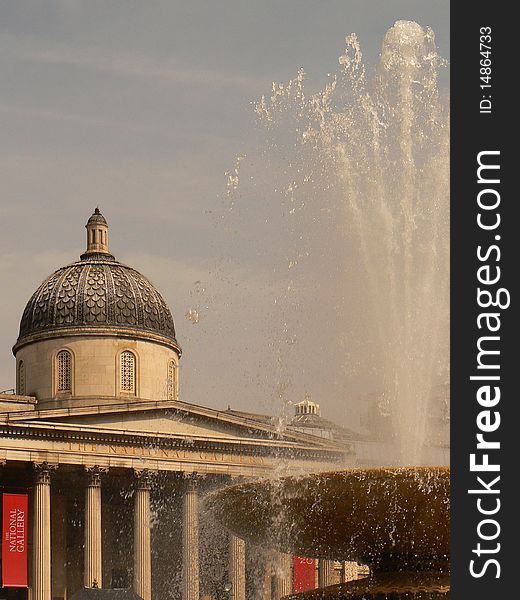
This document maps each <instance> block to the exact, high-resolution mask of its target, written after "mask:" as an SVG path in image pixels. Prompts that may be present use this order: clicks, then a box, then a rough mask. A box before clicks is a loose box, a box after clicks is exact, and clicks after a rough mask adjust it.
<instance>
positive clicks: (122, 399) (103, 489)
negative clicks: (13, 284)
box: [0, 209, 349, 600]
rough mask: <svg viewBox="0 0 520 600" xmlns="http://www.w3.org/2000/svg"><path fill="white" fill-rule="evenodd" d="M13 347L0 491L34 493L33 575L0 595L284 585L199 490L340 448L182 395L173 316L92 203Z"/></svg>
mask: <svg viewBox="0 0 520 600" xmlns="http://www.w3.org/2000/svg"><path fill="white" fill-rule="evenodd" d="M94 267H95V268H94ZM94 275H96V277H94ZM89 278H90V279H89ZM118 281H119V283H118ZM121 282H123V283H121ZM122 287H124V290H123V289H122ZM14 353H15V356H16V370H17V386H18V389H17V394H16V395H15V394H0V491H1V492H18V493H23V492H25V493H28V494H29V499H30V505H31V510H32V513H31V514H32V518H31V521H30V531H29V567H30V578H29V589H28V590H18V591H17V590H12V589H10V590H8V591H7V592H5V591H2V592H0V598H1V597H2V594H3V597H8V598H9V599H10V600H21V599H26V598H28V599H30V600H66V599H68V598H70V597H71V596H72V595H73V594H74V593H75V592H76V591H77V590H79V589H81V587H83V586H86V587H106V588H113V587H133V588H134V590H135V591H136V592H137V593H138V594H139V595H140V596H141V597H142V598H143V600H167V599H168V598H171V599H172V600H173V599H175V600H177V599H181V598H182V600H198V599H199V598H200V597H210V598H215V600H217V599H219V598H224V597H227V596H225V594H231V596H229V597H232V598H233V600H245V597H246V596H247V597H248V598H251V599H253V598H258V599H260V598H262V599H269V600H270V599H271V598H273V600H276V599H277V598H278V597H279V596H281V595H283V594H285V593H287V592H288V591H290V588H291V584H290V559H289V558H288V557H286V556H284V557H281V558H280V561H278V563H276V565H275V567H276V568H273V565H274V564H275V563H273V561H272V560H271V559H270V558H269V559H268V558H265V557H266V556H267V555H266V549H262V548H252V547H246V545H245V544H244V542H243V541H242V540H239V539H236V538H231V539H230V537H229V535H228V533H227V532H226V531H223V530H222V529H221V528H219V527H218V526H217V525H216V524H215V523H212V522H211V520H210V517H209V516H208V515H206V514H205V512H204V509H203V506H204V495H205V494H206V493H208V492H210V491H212V490H214V489H216V488H218V487H220V486H225V485H229V484H230V483H233V482H234V481H237V480H243V479H244V478H255V477H267V476H269V475H270V474H271V473H272V472H273V471H274V470H275V469H276V471H277V472H280V469H281V468H282V467H285V470H286V472H287V473H302V472H308V471H320V470H329V469H330V468H333V467H334V468H335V467H336V466H337V465H338V464H344V463H345V461H346V460H347V459H348V457H349V448H348V447H346V446H345V444H338V443H335V442H334V441H333V440H329V439H324V438H322V437H319V436H316V435H309V434H308V433H305V432H304V431H301V429H300V430H299V429H298V428H296V427H291V426H288V427H287V428H286V429H285V430H284V431H279V429H278V427H277V423H276V422H275V421H274V420H273V419H268V418H265V419H263V420H262V419H258V418H251V417H248V416H247V415H244V414H239V413H234V412H233V411H217V410H215V409H210V408H207V407H203V406H197V405H194V404H191V403H189V402H185V401H181V400H180V398H179V359H180V356H181V350H180V346H179V345H178V343H177V341H176V339H175V330H174V326H173V320H172V319H171V313H170V311H169V309H168V307H167V305H166V303H165V302H164V300H163V299H162V296H160V294H159V292H157V290H155V288H153V286H152V284H151V283H150V282H149V281H148V280H147V279H146V278H144V277H143V276H141V275H140V274H139V273H137V272H136V271H134V270H131V269H130V268H129V267H124V266H122V265H121V264H120V263H117V261H115V259H114V257H113V256H112V255H111V254H110V252H109V249H108V225H107V223H106V220H105V219H104V217H103V216H102V215H101V213H100V212H99V210H97V209H96V211H95V212H94V214H93V215H92V217H91V218H90V219H89V221H88V223H87V250H86V251H85V253H84V254H83V255H82V257H81V261H79V262H78V263H74V264H73V265H72V266H69V267H66V268H62V269H58V271H56V273H55V274H53V275H52V276H51V277H50V278H48V279H47V280H46V282H44V284H42V286H40V287H39V288H38V290H37V292H36V293H35V294H34V295H33V297H32V298H31V300H30V301H29V303H28V305H27V307H26V310H25V311H24V315H23V317H22V325H21V328H20V336H19V338H18V341H17V343H16V344H15V346H14ZM275 562H276V561H275ZM268 572H269V573H270V575H269V577H271V578H273V577H274V579H270V580H269V584H266V579H265V577H266V573H268ZM277 578H278V579H277ZM6 594H7V596H6Z"/></svg>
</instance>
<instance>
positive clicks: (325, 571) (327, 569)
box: [318, 558, 335, 588]
mask: <svg viewBox="0 0 520 600" xmlns="http://www.w3.org/2000/svg"><path fill="white" fill-rule="evenodd" d="M334 583H335V581H334V561H333V560H328V559H325V558H320V560H319V561H318V587H320V588H322V587H327V586H329V585H334Z"/></svg>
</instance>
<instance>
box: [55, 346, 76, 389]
mask: <svg viewBox="0 0 520 600" xmlns="http://www.w3.org/2000/svg"><path fill="white" fill-rule="evenodd" d="M56 383H57V385H56V391H57V392H72V354H71V353H70V352H69V351H68V350H60V351H59V352H58V354H57V355H56Z"/></svg>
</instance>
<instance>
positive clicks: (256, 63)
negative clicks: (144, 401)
mask: <svg viewBox="0 0 520 600" xmlns="http://www.w3.org/2000/svg"><path fill="white" fill-rule="evenodd" d="M400 19H407V20H408V19H409V20H415V21H417V22H418V23H420V24H421V25H423V26H430V27H431V28H432V29H433V30H434V32H435V34H436V42H437V45H438V47H439V51H440V54H441V55H442V56H444V57H446V58H449V3H448V2H447V0H428V1H422V0H414V1H406V0H388V1H385V2H382V1H375V0H372V1H370V0H359V1H358V0H343V1H339V0H336V1H334V0H327V1H318V0H312V1H311V0H284V1H280V0H279V1H269V0H262V1H261V2H260V1H255V2H253V1H250V0H247V1H238V0H236V1H235V0H221V1H218V2H217V1H210V0H207V1H201V0H190V2H185V1H176V0H167V1H160V0H149V1H147V2H142V1H137V0H125V1H123V0H110V1H106V0H103V1H98V0H31V1H30V0H13V1H9V0H7V1H5V2H2V3H1V4H0V81H1V82H2V85H1V87H0V90H1V91H0V170H1V174H2V195H1V200H0V218H1V223H2V235H1V236H0V275H1V282H2V285H1V289H2V294H1V297H2V310H1V311H0V390H3V389H8V388H11V387H13V386H14V382H15V376H14V358H13V356H12V353H11V347H12V345H13V344H14V342H15V341H16V337H17V334H18V326H19V320H20V317H21V314H22V311H23V308H24V306H25V303H26V302H27V300H28V299H29V297H30V296H31V294H32V292H33V291H34V290H35V289H36V287H37V286H38V285H39V283H40V282H41V281H42V280H43V279H44V278H45V277H47V276H48V275H49V274H50V273H51V272H52V271H54V270H55V269H57V268H58V267H60V266H62V265H64V264H67V263H70V262H73V261H74V260H76V259H77V257H78V256H79V254H80V253H81V252H82V251H83V250H84V246H85V230H84V225H85V223H86V220H87V219H88V217H89V216H90V214H91V213H92V211H93V209H94V208H95V207H96V206H99V207H100V208H101V210H102V212H103V214H104V215H105V216H106V218H107V220H108V222H109V225H110V247H111V250H112V252H113V253H114V254H115V255H116V258H118V259H120V260H121V261H122V262H124V263H126V264H129V265H131V266H133V267H134V268H137V269H138V270H140V271H141V272H142V273H143V274H145V275H146V276H148V277H149V278H150V279H151V280H152V281H153V282H154V284H155V285H156V286H157V287H158V289H159V290H160V291H161V292H162V294H163V295H164V297H165V299H166V300H167V302H168V304H169V305H170V307H171V310H172V313H173V316H174V319H175V323H176V329H177V336H178V340H179V342H180V344H181V346H182V348H183V351H184V354H183V358H182V370H181V377H182V379H181V386H182V388H181V389H182V399H183V400H185V401H188V402H194V403H197V404H204V405H208V406H212V407H215V408H226V407H227V406H228V405H231V406H232V407H233V408H236V409H239V410H250V411H258V412H273V411H275V410H276V402H277V401H278V400H279V397H280V389H281V388H284V382H283V381H282V379H283V378H284V377H286V378H287V382H288V383H287V385H286V386H285V388H284V391H283V395H284V396H286V397H288V398H289V400H290V401H291V402H297V401H299V400H301V399H303V396H304V394H305V393H306V392H308V393H310V394H311V395H312V397H313V398H314V399H315V400H316V401H318V402H319V403H320V404H321V406H322V411H323V414H324V416H327V417H329V418H332V417H333V415H337V418H338V419H339V420H340V421H341V422H342V423H344V424H345V425H350V426H352V427H353V428H354V429H355V428H356V427H358V426H359V423H358V419H359V414H360V409H359V405H358V404H357V398H358V397H359V396H360V395H363V394H364V393H366V394H368V393H371V392H374V391H375V390H373V389H370V385H369V384H368V382H369V378H367V377H365V378H357V379H356V378H355V377H353V379H352V381H351V382H349V381H347V382H346V383H345V382H344V381H343V382H342V384H341V386H338V384H337V382H334V381H333V379H334V377H333V376H332V374H331V373H329V372H328V371H327V369H326V368H325V367H323V369H321V368H320V367H319V366H318V368H317V371H316V373H314V374H312V375H310V374H309V373H307V376H306V377H303V376H300V375H301V374H300V373H297V372H294V369H293V371H292V372H290V373H287V369H289V370H290V369H292V367H289V366H286V367H284V365H283V364H282V365H281V366H280V361H281V362H283V356H282V355H283V352H280V351H279V348H278V349H277V348H276V344H277V341H278V340H279V339H280V332H278V331H277V327H279V325H278V324H277V323H275V322H273V323H271V324H270V323H268V322H266V318H267V313H265V311H263V309H262V307H260V306H256V305H255V302H256V298H258V297H259V290H261V289H265V288H266V287H268V286H269V285H270V281H269V278H270V277H272V276H273V273H274V272H275V271H276V268H273V265H271V264H269V260H270V258H269V256H267V255H266V256H259V255H255V256H253V255H252V254H251V255H250V254H248V252H247V247H248V239H255V236H256V235H257V231H258V229H257V223H255V222H254V221H251V222H248V221H247V220H242V221H241V222H240V231H238V232H237V231H230V229H232V228H233V227H234V225H230V224H229V223H228V224H226V223H224V224H223V223H222V221H223V219H222V218H221V217H222V207H223V202H224V201H225V197H226V189H227V188H226V184H227V181H228V180H227V176H226V173H229V172H230V171H232V169H233V165H234V164H235V160H236V157H237V156H247V155H248V153H251V152H254V149H255V148H257V147H258V144H259V139H261V138H262V133H261V132H260V131H259V128H258V124H257V121H256V119H255V115H254V111H253V107H252V103H253V102H254V101H256V100H258V99H259V98H260V96H262V94H269V92H270V89H271V84H272V82H273V81H281V82H285V81H288V80H289V79H291V78H293V77H294V76H295V74H296V73H297V71H298V69H300V68H303V69H304V70H305V73H306V77H307V85H308V86H309V88H310V89H311V90H312V89H318V88H320V87H321V86H323V85H324V84H325V82H326V79H327V73H329V72H330V71H332V70H334V69H335V68H336V67H337V64H338V56H339V55H340V54H341V53H342V52H343V50H344V39H345V36H346V35H347V34H350V33H351V32H356V33H357V35H358V37H359V40H360V43H361V46H362V48H363V51H364V55H365V59H366V61H367V62H368V63H373V62H374V61H375V60H376V59H377V56H378V54H379V50H380V46H381V41H382V38H383V36H384V33H385V31H386V30H387V29H388V28H389V27H391V26H392V25H393V24H394V22H395V21H397V20H400ZM223 199H224V200H223ZM224 221H225V219H224ZM230 236H235V238H233V239H240V240H241V241H240V242H237V243H231V244H229V243H228V242H229V238H230ZM223 248H225V251H224V250H223ZM233 249H235V250H236V252H237V256H230V255H232V254H233ZM234 289H236V290H237V294H236V296H235V295H234V291H233V290H234ZM190 310H192V314H193V311H197V313H198V314H199V315H200V320H199V322H197V323H194V322H193V320H194V319H191V320H190V319H189V318H187V316H186V315H187V314H188V315H189V311H190ZM309 318H310V319H314V320H315V324H314V325H315V326H319V322H320V319H323V318H327V317H326V312H325V316H324V313H323V311H321V310H315V311H314V313H313V312H312V310H311V311H309ZM268 354H271V355H272V357H273V358H270V359H268V358H267V355H268ZM321 354H322V358H321V363H320V364H325V363H326V362H327V357H326V353H325V355H323V352H322V353H321ZM276 369H278V371H277V372H276V373H275V370H276ZM284 369H285V375H281V373H284ZM302 379H305V381H302Z"/></svg>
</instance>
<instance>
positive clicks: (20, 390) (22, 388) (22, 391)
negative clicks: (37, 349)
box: [16, 360, 25, 396]
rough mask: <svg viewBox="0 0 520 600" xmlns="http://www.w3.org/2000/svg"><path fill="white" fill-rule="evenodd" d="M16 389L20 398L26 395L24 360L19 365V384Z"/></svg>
mask: <svg viewBox="0 0 520 600" xmlns="http://www.w3.org/2000/svg"><path fill="white" fill-rule="evenodd" d="M16 389H17V391H18V393H19V394H20V396H24V395H25V365H24V364H23V360H21V361H20V362H19V363H18V383H17V386H16Z"/></svg>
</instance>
